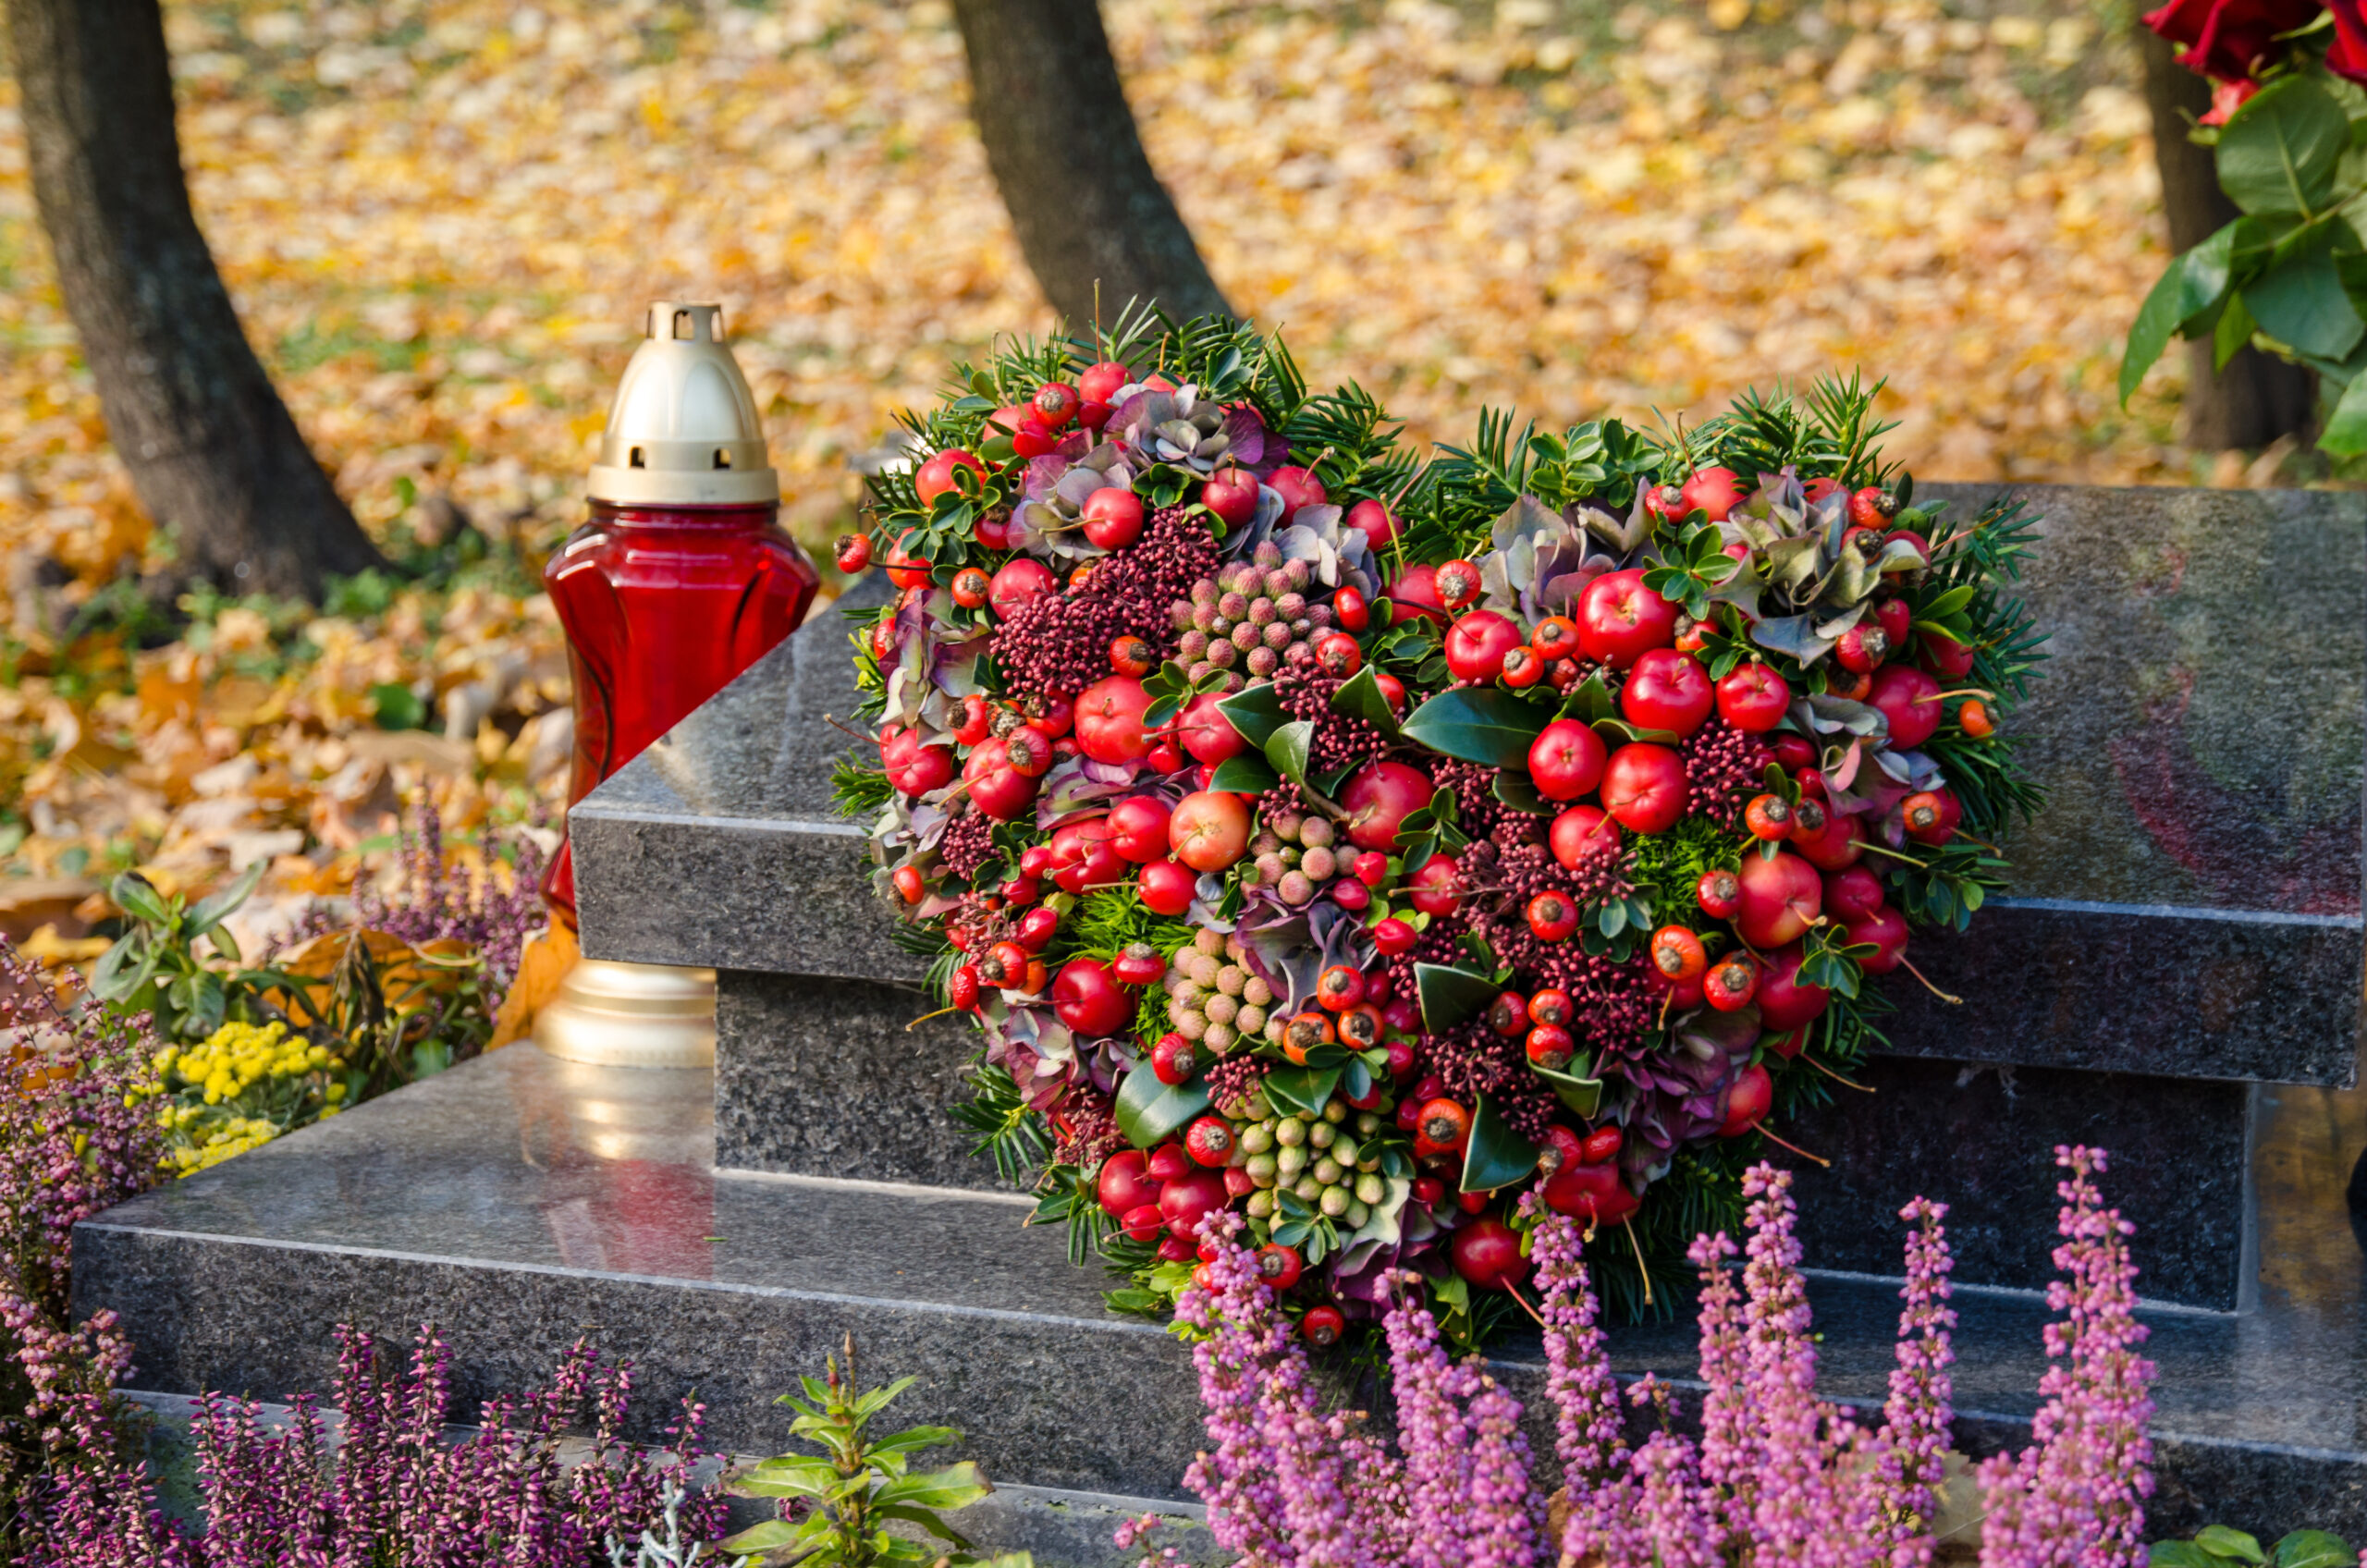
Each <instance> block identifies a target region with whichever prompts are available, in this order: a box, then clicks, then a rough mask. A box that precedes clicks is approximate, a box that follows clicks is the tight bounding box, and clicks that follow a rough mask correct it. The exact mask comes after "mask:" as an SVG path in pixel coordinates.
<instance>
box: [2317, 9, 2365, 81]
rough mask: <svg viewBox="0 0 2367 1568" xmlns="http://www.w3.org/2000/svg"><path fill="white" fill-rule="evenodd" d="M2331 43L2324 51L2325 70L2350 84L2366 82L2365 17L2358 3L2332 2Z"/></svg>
mask: <svg viewBox="0 0 2367 1568" xmlns="http://www.w3.org/2000/svg"><path fill="white" fill-rule="evenodd" d="M2326 9H2328V10H2330V11H2332V12H2333V13H2334V43H2333V44H2332V45H2331V46H2329V47H2328V48H2327V50H2326V69H2328V70H2330V71H2332V72H2334V74H2335V75H2336V76H2338V77H2346V78H2348V79H2349V80H2352V81H2362V82H2367V16H2362V15H2361V8H2360V5H2359V0H2331V3H2330V4H2329V5H2328V6H2326Z"/></svg>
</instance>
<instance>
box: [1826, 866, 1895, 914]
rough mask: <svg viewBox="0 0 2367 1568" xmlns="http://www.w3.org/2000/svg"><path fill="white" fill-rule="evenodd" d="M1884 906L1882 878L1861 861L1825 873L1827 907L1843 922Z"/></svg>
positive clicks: (1828, 910)
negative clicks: (1860, 862)
mask: <svg viewBox="0 0 2367 1568" xmlns="http://www.w3.org/2000/svg"><path fill="white" fill-rule="evenodd" d="M1882 907H1883V879H1882V878H1881V877H1879V876H1875V875H1874V874H1873V872H1872V871H1870V870H1869V869H1868V868H1867V867H1865V866H1862V865H1852V866H1847V867H1845V868H1843V869H1842V870H1839V871H1829V872H1827V873H1825V876H1824V910H1823V913H1826V914H1829V915H1831V916H1833V918H1834V919H1835V920H1838V921H1840V922H1841V923H1842V924H1843V925H1853V924H1855V923H1856V922H1858V921H1860V920H1863V919H1865V918H1866V917H1867V916H1869V915H1870V914H1872V913H1874V911H1876V910H1878V909H1880V908H1882Z"/></svg>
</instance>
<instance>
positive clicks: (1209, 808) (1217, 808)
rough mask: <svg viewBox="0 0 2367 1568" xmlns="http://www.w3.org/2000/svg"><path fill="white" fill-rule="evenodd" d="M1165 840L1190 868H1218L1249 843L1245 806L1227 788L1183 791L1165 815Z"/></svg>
mask: <svg viewBox="0 0 2367 1568" xmlns="http://www.w3.org/2000/svg"><path fill="white" fill-rule="evenodd" d="M1167 841H1168V844H1169V847H1171V849H1173V850H1174V851H1175V858H1176V859H1178V860H1180V861H1182V862H1183V863H1184V864H1185V865H1188V866H1190V867H1191V868H1192V869H1193V870H1195V871H1222V870H1223V869H1224V868H1225V867H1226V866H1228V865H1231V864H1233V862H1234V861H1237V860H1239V859H1240V858H1241V852H1242V851H1244V850H1245V849H1247V848H1248V847H1249V808H1248V807H1247V806H1245V805H1244V804H1242V803H1241V797H1240V796H1239V795H1236V794H1233V792H1231V791H1230V790H1200V791H1198V792H1197V793H1196V794H1190V795H1186V796H1184V799H1183V800H1182V801H1181V802H1178V803H1177V805H1176V807H1175V814H1174V815H1172V816H1170V817H1169V818H1168V819H1167Z"/></svg>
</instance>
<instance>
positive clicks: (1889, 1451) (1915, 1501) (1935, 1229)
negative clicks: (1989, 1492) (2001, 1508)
mask: <svg viewBox="0 0 2367 1568" xmlns="http://www.w3.org/2000/svg"><path fill="white" fill-rule="evenodd" d="M1947 1212H1948V1206H1947V1205H1945V1204H1944V1203H1933V1202H1932V1200H1931V1199H1929V1198H1917V1199H1916V1200H1915V1201H1914V1202H1913V1203H1910V1204H1908V1205H1907V1207H1905V1208H1902V1209H1900V1210H1899V1211H1898V1217H1899V1218H1900V1219H1904V1220H1906V1221H1907V1224H1908V1225H1909V1226H1910V1227H1911V1229H1910V1230H1909V1231H1907V1284H1906V1285H1905V1287H1904V1288H1902V1289H1901V1290H1900V1291H1899V1292H1898V1293H1899V1295H1900V1296H1901V1297H1902V1298H1903V1299H1904V1300H1905V1301H1906V1303H1907V1308H1906V1310H1905V1311H1903V1312H1901V1313H1900V1314H1899V1317H1898V1349H1897V1356H1898V1365H1897V1366H1896V1367H1895V1369H1894V1370H1893V1371H1892V1372H1891V1375H1890V1397H1889V1398H1888V1399H1887V1400H1885V1401H1884V1402H1883V1434H1882V1435H1883V1445H1882V1464H1881V1467H1880V1469H1879V1470H1878V1471H1877V1473H1876V1474H1877V1475H1878V1476H1879V1478H1880V1481H1881V1486H1882V1490H1883V1506H1884V1511H1885V1513H1886V1515H1887V1528H1888V1530H1889V1534H1890V1543H1891V1550H1890V1560H1891V1564H1892V1568H1929V1565H1930V1563H1931V1561H1932V1537H1931V1535H1930V1529H1931V1524H1932V1519H1933V1517H1934V1516H1935V1515H1936V1514H1937V1513H1938V1512H1939V1504H1938V1500H1937V1497H1936V1495H1935V1494H1934V1493H1933V1491H1932V1488H1934V1487H1936V1486H1938V1485H1939V1483H1940V1480H1941V1478H1942V1476H1944V1474H1945V1471H1946V1465H1945V1464H1944V1461H1943V1459H1942V1457H1941V1455H1942V1452H1943V1451H1944V1449H1945V1448H1946V1447H1947V1446H1948V1427H1949V1423H1950V1422H1951V1421H1953V1420H1954V1419H1955V1415H1956V1412H1955V1409H1954V1406H1953V1403H1952V1401H1953V1399H1954V1395H1955V1386H1954V1381H1953V1379H1952V1378H1950V1377H1949V1375H1948V1367H1949V1366H1951V1365H1953V1364H1954V1363H1955V1361H1956V1352H1955V1350H1954V1349H1953V1348H1952V1347H1951V1345H1950V1344H1949V1341H1948V1335H1949V1331H1950V1330H1951V1329H1954V1328H1955V1327H1956V1311H1955V1309H1954V1308H1953V1307H1951V1306H1949V1305H1948V1297H1949V1295H1950V1293H1951V1292H1952V1291H1953V1289H1954V1287H1953V1286H1952V1285H1951V1284H1950V1283H1949V1280H1948V1274H1949V1272H1950V1271H1951V1270H1952V1269H1954V1268H1955V1267H1956V1262H1955V1259H1954V1258H1952V1257H1951V1256H1949V1253H1948V1242H1947V1236H1948V1233H1947V1231H1946V1230H1945V1228H1944V1227H1943V1226H1942V1225H1941V1223H1940V1221H1941V1220H1942V1219H1945V1218H1946V1216H1947Z"/></svg>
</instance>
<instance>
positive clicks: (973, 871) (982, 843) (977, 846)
mask: <svg viewBox="0 0 2367 1568" xmlns="http://www.w3.org/2000/svg"><path fill="white" fill-rule="evenodd" d="M994 855H995V825H994V821H993V819H992V818H991V817H989V816H987V814H986V813H985V812H982V811H965V812H963V814H962V815H959V816H957V817H955V818H954V819H953V820H952V821H950V822H949V823H947V824H946V825H945V837H943V838H942V839H938V842H937V858H938V861H939V862H940V863H941V864H943V865H944V867H945V874H946V875H947V876H950V877H952V878H953V879H954V880H955V881H958V882H975V881H976V880H977V876H978V873H979V872H980V871H981V870H983V869H984V868H985V867H986V866H987V864H988V863H990V862H991V861H992V860H993V859H994Z"/></svg>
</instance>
